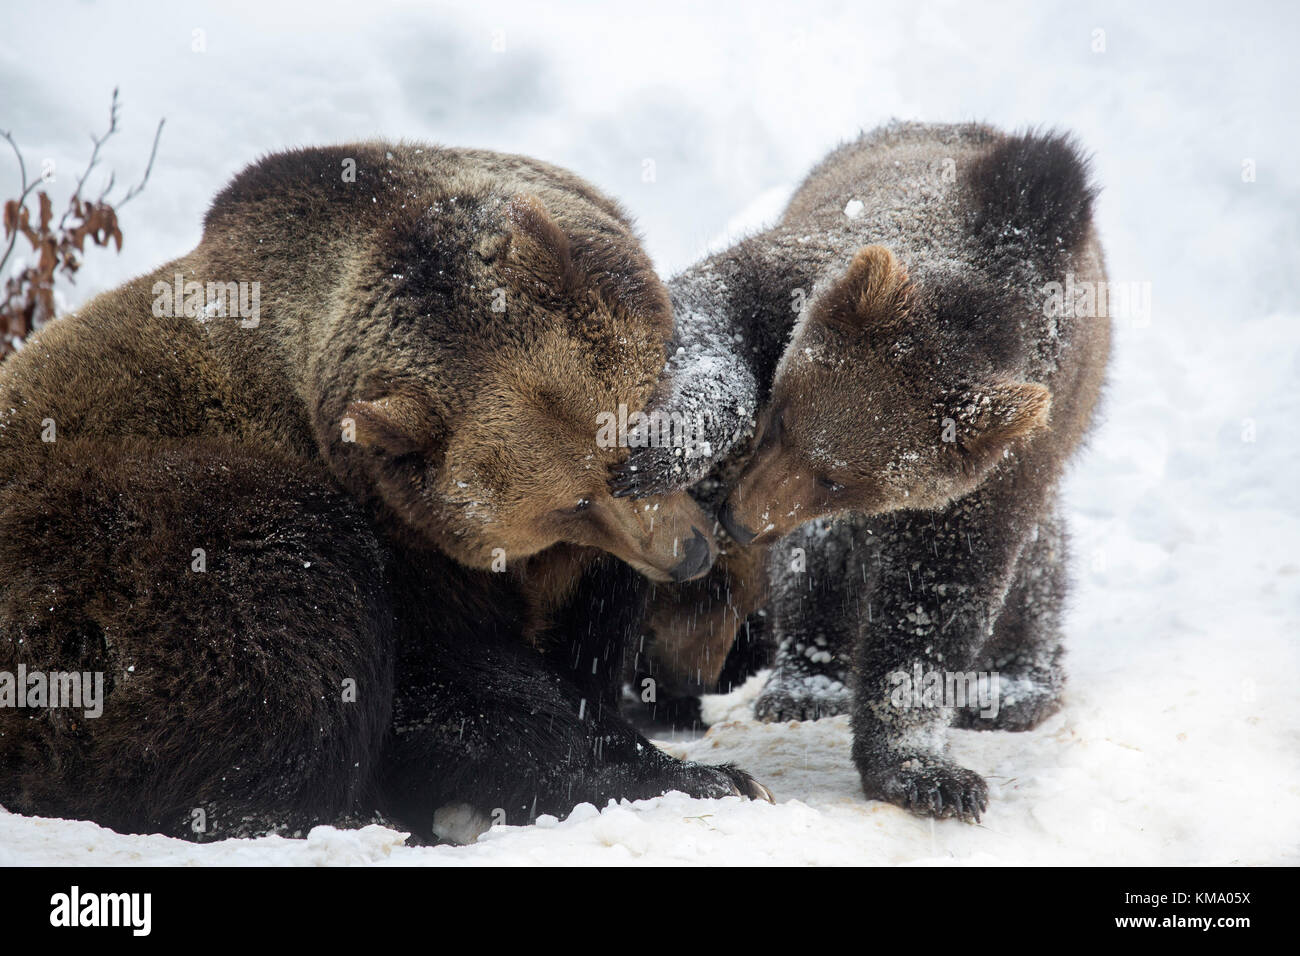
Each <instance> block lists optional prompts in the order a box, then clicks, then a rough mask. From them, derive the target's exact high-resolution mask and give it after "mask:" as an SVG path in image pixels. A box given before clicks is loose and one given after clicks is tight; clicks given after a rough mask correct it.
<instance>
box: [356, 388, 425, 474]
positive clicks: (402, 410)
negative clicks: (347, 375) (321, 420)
mask: <svg viewBox="0 0 1300 956" xmlns="http://www.w3.org/2000/svg"><path fill="white" fill-rule="evenodd" d="M343 429H344V432H343V433H344V436H345V437H347V436H349V433H350V437H351V439H352V440H354V441H355V442H356V443H357V444H358V445H360V446H361V447H363V448H369V449H373V450H374V451H379V452H382V453H384V454H386V455H390V456H392V457H394V458H396V457H399V456H401V455H409V454H412V453H417V452H418V453H423V454H428V453H429V452H431V451H433V449H434V447H435V446H436V445H437V443H438V432H439V428H438V420H437V417H436V416H435V414H434V412H433V409H432V408H430V407H429V404H428V403H427V402H422V401H420V400H419V399H418V398H417V397H415V396H412V395H405V394H400V393H394V394H390V395H385V396H383V397H382V398H375V399H370V400H367V401H361V400H357V401H352V402H349V403H348V407H347V411H346V412H345V413H344V418H343Z"/></svg>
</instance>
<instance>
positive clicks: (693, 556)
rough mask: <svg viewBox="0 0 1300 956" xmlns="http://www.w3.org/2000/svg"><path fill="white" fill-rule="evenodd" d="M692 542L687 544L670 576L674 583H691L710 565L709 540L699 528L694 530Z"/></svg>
mask: <svg viewBox="0 0 1300 956" xmlns="http://www.w3.org/2000/svg"><path fill="white" fill-rule="evenodd" d="M691 531H692V532H693V534H692V536H691V540H690V541H687V542H686V547H685V548H684V549H683V554H682V559H681V560H680V561H678V562H677V564H676V565H675V566H674V567H673V569H672V570H671V571H669V572H668V574H669V576H670V577H671V578H672V579H673V580H674V581H689V580H690V579H691V578H694V577H698V576H699V575H701V574H703V573H704V572H705V571H706V570H707V569H708V567H709V564H710V560H709V559H710V551H709V539H708V538H706V537H704V535H703V534H702V533H701V532H700V529H699V528H692V529H691Z"/></svg>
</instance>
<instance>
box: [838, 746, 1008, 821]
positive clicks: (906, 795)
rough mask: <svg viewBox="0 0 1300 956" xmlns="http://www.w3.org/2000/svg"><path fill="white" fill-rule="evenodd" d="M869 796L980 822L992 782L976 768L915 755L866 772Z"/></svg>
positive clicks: (922, 813)
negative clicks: (989, 783) (985, 778)
mask: <svg viewBox="0 0 1300 956" xmlns="http://www.w3.org/2000/svg"><path fill="white" fill-rule="evenodd" d="M862 787H863V790H864V792H865V793H866V795H867V796H869V797H874V798H876V799H879V800H884V801H886V802H888V803H892V804H895V805H896V806H900V807H902V808H903V809H904V810H908V811H910V812H912V813H915V814H917V815H918V816H923V817H934V818H936V819H940V820H942V819H947V818H949V817H955V818H957V819H959V820H963V821H965V822H966V823H979V822H980V818H981V817H982V816H983V814H984V813H985V812H987V811H988V808H989V791H988V784H987V783H985V782H984V778H983V777H981V776H980V775H979V774H977V773H975V772H974V771H973V770H967V769H965V768H964V767H959V766H957V765H956V764H954V763H950V762H949V761H946V760H942V759H939V758H934V757H924V758H923V757H913V758H911V759H908V760H904V761H902V762H901V763H898V764H896V765H894V766H892V767H889V768H886V769H882V770H876V771H869V772H864V773H863V775H862Z"/></svg>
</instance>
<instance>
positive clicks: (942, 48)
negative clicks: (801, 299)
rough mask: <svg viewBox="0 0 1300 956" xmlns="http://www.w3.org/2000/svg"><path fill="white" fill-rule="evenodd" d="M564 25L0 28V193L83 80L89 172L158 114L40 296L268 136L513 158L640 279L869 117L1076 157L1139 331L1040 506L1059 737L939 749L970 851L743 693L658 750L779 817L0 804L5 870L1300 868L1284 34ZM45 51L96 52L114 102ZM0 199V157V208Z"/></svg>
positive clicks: (879, 10) (819, 23) (1119, 9)
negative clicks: (607, 201)
mask: <svg viewBox="0 0 1300 956" xmlns="http://www.w3.org/2000/svg"><path fill="white" fill-rule="evenodd" d="M137 8H140V9H137ZM593 9H594V8H590V7H587V6H585V5H577V6H574V7H569V6H565V5H546V6H544V7H536V8H535V7H534V6H533V5H530V4H524V3H522V2H516V3H509V4H505V5H494V4H481V5H475V6H474V7H472V8H470V7H468V6H466V7H464V8H462V9H460V10H459V11H457V10H449V9H447V8H446V7H444V6H442V5H439V6H437V7H431V6H430V7H425V6H417V5H414V4H405V3H395V4H391V5H383V4H377V5H373V6H371V7H367V8H365V11H364V13H362V12H361V10H360V8H355V7H351V8H348V9H347V10H344V9H342V8H340V7H338V6H337V5H336V4H333V3H321V4H313V5H312V6H311V7H310V11H309V12H303V11H299V10H293V9H289V8H281V7H276V6H273V5H267V4H253V3H243V4H222V5H220V6H217V5H209V6H206V7H202V6H200V7H194V8H191V7H186V8H183V9H182V8H180V7H178V6H176V5H173V4H168V3H165V2H161V0H154V2H150V3H145V4H139V5H133V6H132V8H131V11H130V13H129V15H128V14H127V13H126V12H125V11H124V10H122V9H121V8H113V7H110V6H86V5H83V4H79V3H75V2H71V0H50V2H47V3H45V4H43V5H41V6H40V7H39V8H34V9H26V8H20V7H16V6H13V5H8V6H5V7H4V8H3V9H0V35H3V36H5V37H6V39H7V41H8V42H6V43H5V44H4V48H3V50H0V89H3V90H4V94H5V95H4V96H3V98H0V128H6V129H11V130H12V131H13V132H14V134H15V136H16V138H17V139H18V141H19V142H20V143H21V144H22V145H23V146H24V147H25V148H26V150H27V156H28V160H29V163H28V165H29V168H33V167H35V168H39V166H40V163H41V161H42V160H43V159H45V158H52V159H54V160H55V162H56V169H57V173H56V175H57V179H56V182H55V184H54V188H55V190H56V206H57V205H58V200H59V199H60V197H61V195H62V194H61V193H59V192H58V190H59V189H60V188H66V187H67V185H68V183H69V181H70V179H71V178H72V177H73V176H74V175H75V173H76V172H77V171H79V170H80V168H81V163H82V162H83V161H84V158H85V153H86V150H85V146H86V143H87V137H86V134H87V132H89V131H91V130H92V129H94V130H96V131H98V130H99V129H100V128H101V126H102V121H103V114H106V112H107V105H108V97H109V93H110V87H111V84H112V83H113V82H117V83H119V84H120V86H121V88H122V100H123V130H122V133H121V135H120V137H118V138H116V139H115V140H114V141H112V143H111V146H110V148H109V150H108V152H107V155H106V156H105V169H108V168H112V169H115V170H116V172H117V175H118V181H119V182H128V181H134V179H135V178H136V176H137V175H138V173H139V171H140V169H141V168H142V167H143V163H144V160H145V158H146V156H147V153H148V145H149V140H150V138H151V136H152V132H153V126H154V123H155V122H156V120H157V118H158V116H160V115H163V114H165V115H166V116H167V118H168V124H167V128H166V131H165V132H164V134H163V141H162V145H161V147H160V149H159V155H158V161H157V164H156V166H155V169H154V175H153V178H152V180H151V182H150V185H149V188H148V189H147V190H146V191H145V193H144V194H142V195H141V196H140V197H139V199H137V200H135V201H134V202H133V203H132V204H131V205H129V206H127V207H126V209H125V210H124V211H123V214H122V220H121V221H122V228H123V231H124V234H125V238H126V241H125V247H124V250H123V252H122V254H121V255H120V256H119V255H115V254H113V253H111V252H108V251H105V250H101V249H95V250H92V251H90V252H88V254H87V257H86V261H85V263H86V264H85V267H84V268H83V270H82V271H81V273H80V274H79V282H78V284H77V286H75V287H74V288H73V289H71V290H70V295H69V304H70V305H75V304H77V303H78V302H80V301H82V300H84V299H85V298H86V297H88V296H89V295H91V294H93V293H94V292H96V291H99V290H102V289H104V288H107V287H110V286H112V285H113V284H115V283H117V282H119V281H121V280H123V279H125V278H126V277H128V276H130V275H132V274H137V273H139V272H142V271H144V270H145V269H148V268H152V267H153V266H155V265H157V264H159V263H160V262H163V261H164V260H166V259H168V258H170V257H173V256H175V255H178V254H180V253H182V252H184V251H185V250H187V249H188V248H190V247H191V246H192V245H193V244H194V243H195V242H196V241H197V239H198V236H199V230H200V221H201V216H202V213H203V210H204V209H205V207H206V205H207V203H208V202H209V201H210V199H211V197H212V196H213V195H214V194H215V192H216V191H217V189H218V188H220V186H221V185H222V184H223V183H224V181H225V180H226V179H227V178H228V177H229V176H230V175H231V174H233V173H234V172H235V171H236V170H237V169H239V168H240V167H241V166H243V165H244V164H245V163H247V162H249V161H251V160H252V159H254V158H256V157H257V156H258V155H260V154H262V153H264V152H266V151H268V150H271V149H275V148H280V147H285V146H290V145H295V144H301V143H320V142H327V141H340V140H345V139H351V138H360V137H365V136H369V135H387V136H392V137H404V138H409V139H428V140H433V141H440V142H446V143H452V144H458V145H474V146H482V147H487V148H495V149H506V150H515V151H522V152H527V153H531V154H534V155H537V156H540V157H542V158H545V159H547V160H550V161H552V162H555V163H558V164H560V165H563V166H567V167H570V168H572V169H574V170H575V171H577V172H578V173H580V174H582V175H584V176H586V177H588V178H590V179H591V180H592V181H594V182H595V183H597V184H598V185H599V186H601V187H603V188H604V189H606V190H607V191H609V192H610V193H612V194H613V195H615V196H617V197H618V198H619V200H620V201H621V202H623V203H624V204H625V205H626V207H627V208H629V209H630V210H631V211H632V212H633V213H634V214H635V215H636V216H637V217H638V219H639V221H640V225H641V228H642V231H643V233H644V234H645V236H646V241H647V244H648V247H649V248H650V250H651V252H652V254H653V255H654V257H655V259H656V262H657V265H658V266H659V267H660V269H661V270H662V271H663V272H664V273H665V274H668V273H670V272H672V271H674V270H676V269H679V268H682V267H684V266H686V265H688V264H689V263H690V262H692V261H694V260H695V259H696V258H697V257H698V256H699V255H701V254H702V253H703V251H704V250H705V249H706V248H708V247H709V246H710V245H711V243H710V240H713V239H714V238H715V236H718V235H719V234H723V233H725V238H719V239H717V240H715V243H714V246H715V247H716V241H730V240H731V239H734V238H735V237H736V236H737V235H742V234H743V233H744V232H745V231H746V230H747V229H752V228H755V227H757V226H759V225H761V224H763V223H764V222H770V221H771V220H772V219H773V218H774V217H775V215H776V214H777V213H778V212H779V210H780V203H781V199H782V198H783V197H784V196H786V195H788V194H789V191H790V190H791V189H792V188H793V186H794V184H796V183H797V182H798V180H799V178H800V177H801V176H802V175H803V174H804V173H805V172H806V171H807V169H808V168H809V167H810V166H811V165H812V164H813V163H815V162H816V161H817V160H819V159H820V158H821V156H823V155H824V154H825V153H826V151H827V150H828V149H830V148H831V147H832V146H834V145H835V144H836V143H837V142H839V141H840V140H842V139H845V138H849V137H851V136H853V135H855V134H856V133H857V131H858V129H859V128H861V127H864V126H867V127H869V126H872V125H875V124H876V123H878V122H882V121H884V120H886V119H888V118H889V117H890V116H898V117H903V118H915V119H925V120H964V119H980V120H987V121H989V122H992V123H995V124H998V125H1001V126H1004V127H1017V126H1023V125H1026V124H1030V123H1038V124H1044V125H1059V126H1063V127H1068V128H1070V129H1073V130H1075V131H1076V132H1077V133H1078V135H1079V137H1080V139H1081V140H1082V142H1083V143H1084V144H1085V145H1086V146H1087V147H1089V148H1090V149H1092V150H1094V151H1095V152H1096V162H1095V169H1096V175H1097V178H1098V180H1099V181H1100V182H1101V183H1102V184H1103V186H1104V191H1103V193H1102V196H1101V199H1100V201H1099V216H1100V227H1101V232H1102V238H1103V241H1104V243H1105V246H1106V249H1107V255H1108V262H1109V268H1110V277H1111V279H1112V281H1114V282H1139V283H1150V287H1149V288H1150V291H1151V313H1150V316H1149V317H1148V318H1141V319H1140V320H1139V318H1138V317H1134V318H1132V319H1125V320H1122V321H1120V322H1118V323H1117V325H1116V341H1115V356H1114V363H1113V367H1112V370H1111V385H1110V388H1109V390H1108V394H1107V399H1106V406H1105V422H1104V424H1103V425H1102V426H1101V427H1100V428H1099V429H1098V431H1097V433H1096V435H1095V436H1094V438H1093V440H1092V442H1091V447H1090V448H1089V449H1088V450H1087V452H1086V453H1085V454H1084V456H1083V457H1082V458H1081V460H1080V461H1079V462H1078V464H1077V466H1076V467H1075V468H1074V470H1073V471H1072V473H1071V476H1070V479H1069V484H1068V493H1067V505H1068V508H1067V512H1068V516H1069V520H1070V522H1071V527H1072V531H1073V550H1074V555H1075V569H1076V570H1075V578H1076V581H1077V587H1076V590H1075V593H1074V597H1073V605H1072V610H1071V614H1070V618H1069V648H1070V658H1069V669H1070V672H1071V681H1072V682H1071V684H1070V687H1069V690H1068V693H1067V706H1066V708H1065V710H1064V711H1063V712H1062V713H1061V714H1059V715H1057V716H1056V717H1054V718H1053V719H1052V720H1050V721H1049V722H1048V723H1047V725H1046V726H1044V727H1042V728H1040V729H1039V730H1037V731H1034V732H1032V733H1029V734H1014V735H1013V734H1004V733H976V732H954V733H953V735H952V737H953V744H952V748H953V753H954V755H955V756H956V758H957V759H958V760H959V761H960V762H962V763H963V764H964V765H966V766H969V767H971V768H973V769H975V770H978V771H980V772H981V773H983V774H984V775H985V776H986V777H987V778H988V780H989V782H990V787H991V798H992V799H991V805H990V808H989V812H988V814H987V816H986V817H985V819H984V822H983V823H982V824H981V825H979V826H967V825H965V824H961V823H956V822H942V823H931V822H928V821H925V820H921V819H917V818H914V817H911V816H909V815H908V814H906V813H904V812H902V811H900V810H897V809H895V808H893V807H889V806H885V805H881V804H878V803H869V802H867V801H866V800H865V799H863V798H862V796H861V795H860V793H859V790H858V784H857V779H856V775H855V773H854V771H853V768H852V765H851V763H850V760H849V731H848V726H847V722H846V720H845V718H842V717H840V718H832V719H829V720H824V721H819V722H816V723H803V724H797V725H786V726H773V725H762V724H757V723H754V722H752V721H751V720H749V719H748V716H747V710H746V707H747V704H748V702H749V701H750V700H752V697H753V696H754V694H756V693H757V686H758V684H757V681H752V682H751V683H750V684H749V685H748V686H747V687H746V688H745V689H744V690H742V691H740V692H738V693H737V694H736V695H733V696H731V697H729V698H725V699H716V700H711V701H709V707H710V710H711V711H713V712H715V713H718V714H720V715H722V716H723V717H724V718H726V719H724V720H723V721H722V722H721V723H719V724H718V725H716V726H715V727H714V728H713V729H712V730H711V731H710V732H709V734H708V735H707V736H705V737H703V738H701V739H698V740H694V741H685V742H682V741H678V742H673V743H670V744H666V745H665V746H667V747H668V748H669V749H671V750H672V751H673V752H674V753H678V754H680V755H682V756H687V757H690V758H692V759H700V760H707V761H714V762H717V761H728V760H730V761H734V762H736V763H737V764H739V765H741V766H743V767H745V768H746V769H748V770H750V771H751V772H753V773H754V774H755V775H756V776H757V777H758V778H759V779H760V780H761V781H763V782H764V783H765V784H767V785H768V786H769V787H770V788H771V789H772V790H773V792H774V793H775V794H776V797H777V801H778V802H777V804H776V805H774V806H773V805H767V804H762V803H745V802H742V801H741V800H739V799H735V798H732V799H726V800H714V801H696V800H689V799H687V798H685V797H683V796H681V795H679V794H670V795H667V796H664V797H661V798H659V799H656V800H651V801H645V802H641V803H637V804H632V805H624V806H615V807H610V808H606V809H602V810H599V811H597V810H596V809H595V808H589V807H583V808H579V810H578V811H576V812H575V813H574V814H573V815H572V816H571V817H570V818H569V819H567V820H565V821H563V822H556V821H550V820H544V821H543V822H542V823H540V824H538V825H537V826H534V827H524V828H513V827H509V828H507V827H498V828H495V829H493V830H491V831H489V832H488V833H487V834H485V835H484V836H483V837H482V838H480V840H479V841H478V843H476V844H474V845H472V846H467V847H456V848H453V847H440V848H410V847H406V846H403V845H402V841H401V837H400V836H399V835H397V834H395V833H393V832H392V831H389V830H385V829H383V828H378V827H371V828H367V829H364V830H360V831H354V832H345V831H338V830H334V829H331V828H321V829H318V830H316V831H313V833H312V834H311V835H310V837H309V838H308V839H305V840H284V839H279V838H268V839H263V840H250V841H239V840H232V841H227V842H223V843H216V844H210V845H193V844H188V843H185V842H182V841H176V840H169V839H164V838H161V837H139V836H123V835H119V834H114V833H111V832H109V831H106V830H103V829H101V828H99V827H97V826H95V825H93V824H90V823H85V822H76V821H59V820H45V819H30V818H23V817H17V816H14V815H11V814H4V813H0V865H6V864H34V863H53V864H58V863H112V864H133V863H137V864H138V863H151V864H190V863H222V864H297V865H313V864H324V863H330V864H342V863H348V864H378V865H425V864H445V865H468V864H478V863H493V864H506V863H514V864H529V863H572V864H579V863H610V864H624V863H627V864H657V865H674V864H683V863H685V864H694V863H767V862H783V863H830V864H834V863H1025V862H1041V863H1067V862H1081V863H1122V864H1126V865H1131V864H1154V863H1270V862H1272V863H1277V862H1288V863H1297V862H1300V694H1297V692H1296V688H1295V685H1294V681H1295V679H1296V675H1297V674H1300V666H1297V665H1300V642H1298V641H1297V636H1298V635H1300V548H1297V542H1298V541H1300V497H1298V496H1297V488H1298V487H1300V481H1298V480H1297V479H1298V478H1300V469H1298V468H1297V459H1298V457H1300V451H1298V450H1297V448H1298V445H1297V439H1298V438H1300V434H1298V431H1300V429H1298V428H1297V422H1300V389H1298V388H1297V378H1298V377H1300V294H1298V293H1300V272H1297V270H1296V269H1295V260H1296V250H1297V239H1298V238H1300V216H1297V209H1298V207H1300V203H1298V202H1297V200H1298V199H1300V178H1298V173H1297V165H1296V162H1295V157H1296V156H1297V155H1300V122H1297V117H1296V113H1295V106H1294V96H1295V89H1296V88H1297V85H1300V84H1298V83H1297V80H1298V79H1300V75H1298V71H1297V67H1296V65H1295V61H1294V57H1293V51H1292V50H1291V49H1290V48H1289V42H1288V39H1289V38H1290V37H1294V36H1295V35H1296V32H1297V27H1298V26H1300V13H1298V12H1297V9H1296V8H1294V7H1291V6H1287V5H1275V6H1271V7H1262V6H1261V7H1256V6H1254V5H1253V4H1250V3H1247V4H1246V5H1245V6H1243V5H1241V4H1235V5H1233V6H1232V7H1231V8H1230V9H1228V8H1222V9H1217V10H1214V11H1212V12H1207V8H1204V7H1202V8H1197V9H1186V8H1184V7H1183V6H1181V5H1174V4H1144V5H1142V6H1141V7H1140V8H1135V7H1134V6H1133V5H1125V4H1118V3H1101V4H1092V5H1089V7H1088V8H1087V9H1083V8H1081V7H1079V6H1078V5H1075V4H1071V3H1066V2H1056V3H1046V4H1035V5H1032V6H1024V7H1019V8H1015V10H1014V12H1011V13H1008V14H1007V15H1002V16H998V17H988V16H987V14H986V12H985V11H983V10H981V9H979V8H975V7H972V6H971V5H966V4H960V3H956V2H952V3H935V4H927V5H924V6H920V7H913V6H911V5H900V4H896V3H890V4H867V3H859V4H854V5H848V6H842V5H831V4H826V5H819V4H814V3H808V4H803V5H799V7H798V8H797V10H792V9H790V8H787V7H784V6H777V5H773V6H771V7H770V8H764V9H762V10H761V11H759V12H758V13H754V11H753V10H752V8H751V6H750V5H746V6H744V7H738V8H735V9H731V10H725V9H716V10H715V9H714V8H709V9H708V10H707V11H703V10H701V9H700V8H699V7H698V5H695V4H687V3H673V2H670V3H666V4H657V5H651V6H646V5H641V4H629V5H628V6H627V7H626V8H624V9H623V10H622V11H620V12H619V13H618V14H617V15H615V14H611V13H608V12H607V11H606V9H605V8H604V7H602V8H601V11H600V14H599V15H594V13H593ZM742 11H744V12H743V13H742ZM308 26H309V27H310V29H307V27H308ZM197 29H202V30H203V31H205V32H204V38H205V44H206V52H204V53H195V52H192V46H193V41H194V31H195V30H197ZM1097 30H1104V37H1105V51H1104V52H1094V49H1093V47H1094V44H1095V37H1096V33H1095V31H1097ZM498 35H499V36H501V37H503V38H504V51H502V52H495V51H494V49H493V46H494V37H495V36H498ZM496 45H497V46H500V45H501V44H499V43H498V44H496ZM67 49H108V50H112V51H114V52H113V56H112V65H113V69H112V71H111V73H112V78H109V77H108V76H107V75H106V74H105V72H104V70H103V69H101V68H100V65H99V63H98V62H97V61H96V60H95V59H94V58H90V59H86V60H85V62H84V63H81V62H80V61H74V62H69V61H68V60H67V58H66V57H64V56H61V55H60V54H61V52H62V51H64V50H67ZM51 62H58V63H59V68H58V69H57V70H50V69H48V68H47V67H48V64H49V63H51ZM647 160H652V161H653V163H652V164H651V165H649V166H647V165H646V161H647ZM647 170H653V175H648V174H647ZM1245 170H1253V172H1254V180H1253V181H1247V180H1246V179H1244V178H1243V175H1244V171H1245ZM12 176H13V169H12V163H11V161H10V160H9V159H8V157H7V156H0V194H3V196H4V198H8V194H9V193H10V192H13V191H14V190H13V189H12V188H11V187H10V185H9V184H10V178H9V177H12Z"/></svg>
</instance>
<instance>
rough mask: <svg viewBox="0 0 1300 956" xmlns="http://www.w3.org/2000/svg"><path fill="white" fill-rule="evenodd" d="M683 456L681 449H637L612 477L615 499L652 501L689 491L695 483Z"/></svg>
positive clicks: (655, 447)
mask: <svg viewBox="0 0 1300 956" xmlns="http://www.w3.org/2000/svg"><path fill="white" fill-rule="evenodd" d="M681 453H682V449H681V448H663V447H658V446H648V447H645V448H633V449H632V451H631V452H630V453H629V454H628V457H627V460H626V461H625V462H623V463H622V464H621V465H619V466H618V467H617V468H616V469H615V470H614V472H613V474H612V475H611V476H610V481H609V487H610V491H611V492H612V493H613V495H614V497H615V498H648V497H650V496H651V495H667V494H671V493H672V492H674V491H680V490H682V489H683V488H686V487H687V486H688V485H690V484H691V479H690V476H689V475H688V474H687V472H686V468H685V465H684V462H685V459H684V458H683V457H682V454H681Z"/></svg>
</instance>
